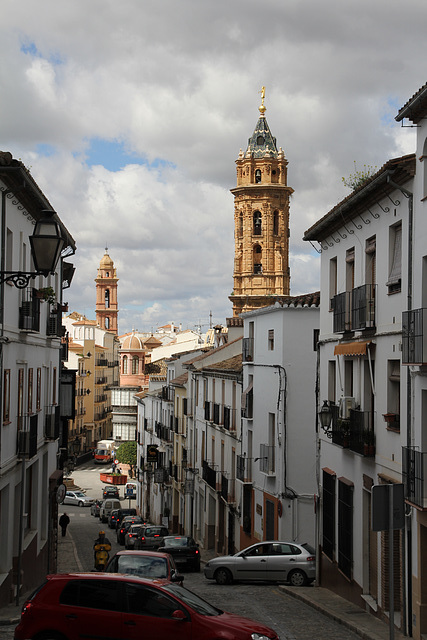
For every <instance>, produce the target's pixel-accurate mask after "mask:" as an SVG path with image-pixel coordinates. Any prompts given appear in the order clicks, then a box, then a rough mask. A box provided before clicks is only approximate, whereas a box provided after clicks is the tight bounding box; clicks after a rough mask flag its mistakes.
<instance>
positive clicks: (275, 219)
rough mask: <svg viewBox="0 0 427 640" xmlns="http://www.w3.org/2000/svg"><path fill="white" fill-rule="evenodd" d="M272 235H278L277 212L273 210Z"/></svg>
mask: <svg viewBox="0 0 427 640" xmlns="http://www.w3.org/2000/svg"><path fill="white" fill-rule="evenodd" d="M273 235H274V236H278V235H279V212H278V211H275V212H274V213H273Z"/></svg>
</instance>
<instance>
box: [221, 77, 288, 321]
mask: <svg viewBox="0 0 427 640" xmlns="http://www.w3.org/2000/svg"><path fill="white" fill-rule="evenodd" d="M264 98H265V88H264V87H263V88H262V90H261V106H260V107H259V112H260V117H259V119H258V122H257V124H256V127H255V131H254V132H253V134H252V136H251V137H250V138H249V142H248V147H247V149H246V151H245V152H244V153H243V151H242V150H240V153H239V157H238V159H237V160H236V165H237V186H236V187H235V188H234V189H231V193H232V194H233V195H234V240H235V250H234V276H233V277H234V289H233V294H232V295H231V296H230V298H229V299H230V300H231V302H232V303H233V316H235V317H236V316H238V315H239V314H240V313H242V312H245V311H252V310H253V309H259V308H260V307H267V306H271V305H273V304H274V302H275V299H276V298H279V297H283V296H288V295H289V291H290V273H289V199H290V196H291V194H292V193H293V189H292V188H291V187H288V186H287V166H288V161H287V160H286V158H285V154H284V152H283V149H282V148H280V149H279V150H277V146H276V138H273V136H272V135H271V132H270V129H269V126H268V124H267V120H266V118H265V111H266V107H265V106H264Z"/></svg>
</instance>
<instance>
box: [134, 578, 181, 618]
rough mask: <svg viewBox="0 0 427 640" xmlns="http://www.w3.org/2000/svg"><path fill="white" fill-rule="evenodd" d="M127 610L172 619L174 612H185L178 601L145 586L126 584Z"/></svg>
mask: <svg viewBox="0 0 427 640" xmlns="http://www.w3.org/2000/svg"><path fill="white" fill-rule="evenodd" d="M126 608H127V611H128V612H129V613H133V614H140V615H143V616H154V617H156V618H172V616H173V612H174V611H177V610H181V611H184V610H183V609H182V607H181V606H180V605H179V603H178V602H177V601H176V600H173V599H172V598H170V597H169V596H167V595H165V594H164V593H162V592H161V591H156V590H155V589H150V588H149V587H146V586H145V585H144V586H143V585H139V584H131V583H127V584H126Z"/></svg>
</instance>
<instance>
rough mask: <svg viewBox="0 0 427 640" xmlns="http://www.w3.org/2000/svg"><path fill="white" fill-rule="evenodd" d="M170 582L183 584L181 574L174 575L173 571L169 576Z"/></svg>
mask: <svg viewBox="0 0 427 640" xmlns="http://www.w3.org/2000/svg"><path fill="white" fill-rule="evenodd" d="M171 581H172V582H184V576H183V575H182V574H181V573H176V572H175V571H174V572H173V573H172V575H171Z"/></svg>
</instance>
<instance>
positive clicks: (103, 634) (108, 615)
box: [60, 579, 124, 640]
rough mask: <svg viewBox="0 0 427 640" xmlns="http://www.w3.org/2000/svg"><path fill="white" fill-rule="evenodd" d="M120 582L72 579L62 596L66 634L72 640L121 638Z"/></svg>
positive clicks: (62, 611) (111, 639)
mask: <svg viewBox="0 0 427 640" xmlns="http://www.w3.org/2000/svg"><path fill="white" fill-rule="evenodd" d="M119 588H120V583H119V582H115V581H110V580H97V579H93V580H92V579H91V580H71V581H70V582H68V584H67V586H66V587H65V588H64V590H63V592H62V594H61V597H60V602H61V614H62V615H63V623H64V628H63V631H64V633H65V635H66V636H67V637H69V638H72V639H73V640H86V639H87V638H102V639H103V640H116V639H117V638H122V637H124V636H123V633H122V631H123V613H122V611H121V598H120V596H119Z"/></svg>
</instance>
